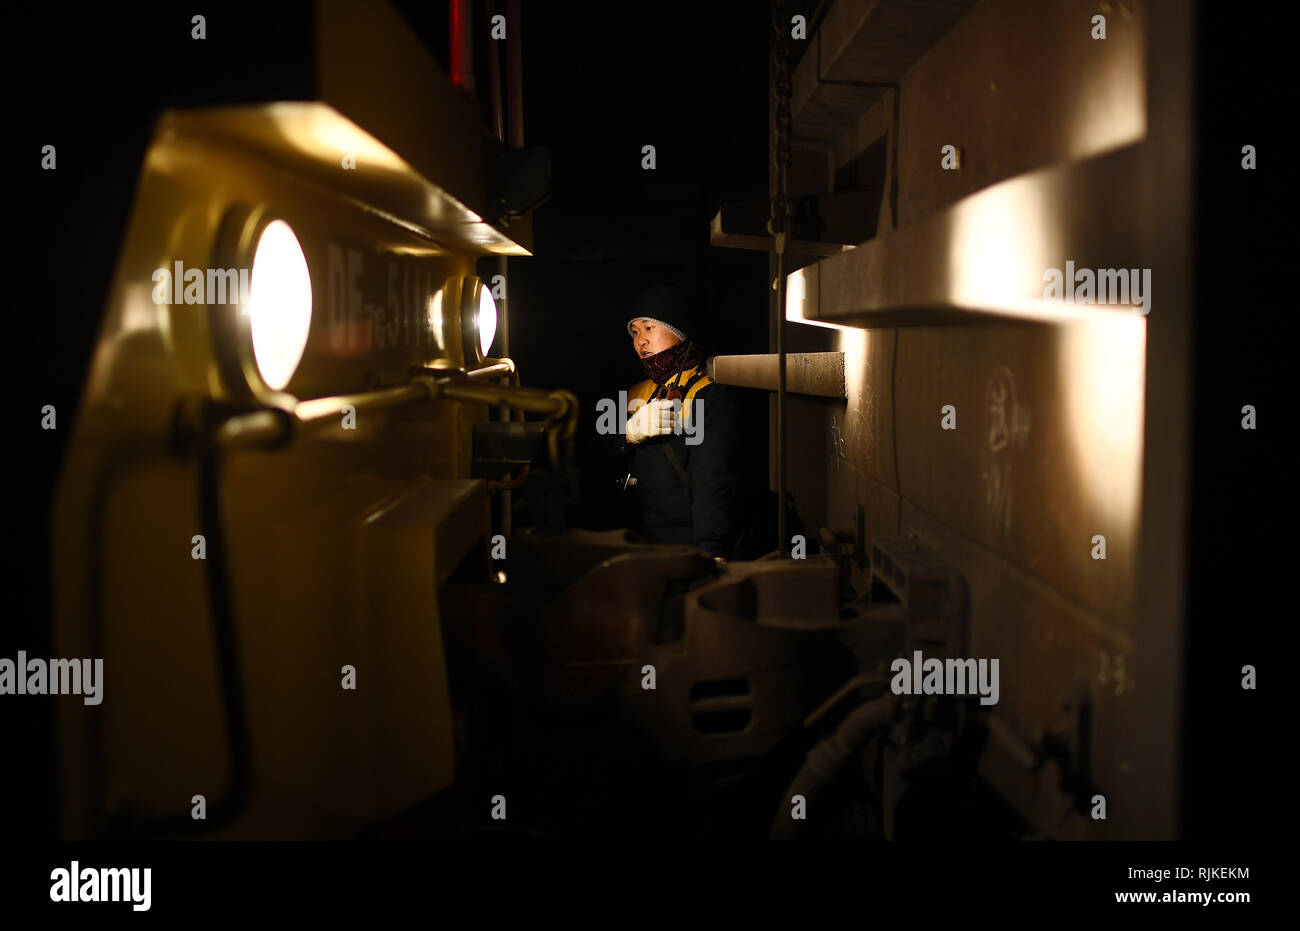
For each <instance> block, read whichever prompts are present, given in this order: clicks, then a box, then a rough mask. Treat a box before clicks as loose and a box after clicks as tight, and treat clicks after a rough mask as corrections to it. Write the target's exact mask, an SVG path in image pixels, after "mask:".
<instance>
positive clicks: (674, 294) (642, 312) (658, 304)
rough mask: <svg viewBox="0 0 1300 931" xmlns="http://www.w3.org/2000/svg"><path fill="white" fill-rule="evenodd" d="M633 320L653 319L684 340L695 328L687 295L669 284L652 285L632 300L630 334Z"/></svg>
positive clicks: (688, 337)
mask: <svg viewBox="0 0 1300 931" xmlns="http://www.w3.org/2000/svg"><path fill="white" fill-rule="evenodd" d="M633 320H653V321H655V322H656V323H659V324H660V325H661V326H663V327H664V328H665V329H667V330H668V331H669V332H671V333H673V334H675V335H676V336H677V338H678V339H680V340H682V341H683V342H685V341H686V340H688V339H690V338H691V336H690V334H691V331H692V329H693V328H694V327H693V326H692V320H691V312H690V305H689V304H688V303H687V302H686V295H684V294H683V293H682V292H681V291H679V290H678V289H677V288H675V287H673V286H672V285H669V284H656V285H651V286H650V287H648V288H646V289H645V290H644V291H642V292H641V293H640V294H638V295H637V298H636V300H635V301H633V302H632V316H631V317H629V318H628V321H627V331H628V333H629V334H631V332H632V321H633Z"/></svg>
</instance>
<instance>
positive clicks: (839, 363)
mask: <svg viewBox="0 0 1300 931" xmlns="http://www.w3.org/2000/svg"><path fill="white" fill-rule="evenodd" d="M777 362H778V357H777V356H775V355H773V354H771V353H766V354H760V355H749V356H714V357H713V358H712V359H710V360H709V377H710V378H711V379H713V380H714V381H716V382H718V383H719V384H722V385H737V386H739V387H742V388H766V389H768V390H772V391H774V390H776V376H777V372H776V368H777ZM785 365H786V379H787V382H786V390H787V391H789V392H791V393H792V394H813V395H819V396H821V397H826V398H842V397H844V353H842V352H791V353H787V354H786V357H785Z"/></svg>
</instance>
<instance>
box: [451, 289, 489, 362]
mask: <svg viewBox="0 0 1300 931" xmlns="http://www.w3.org/2000/svg"><path fill="white" fill-rule="evenodd" d="M460 331H461V337H462V342H463V345H464V349H465V364H466V365H469V364H471V363H478V362H482V361H483V360H484V359H485V358H487V356H488V350H490V349H491V348H492V340H494V339H496V335H497V302H496V301H495V300H493V298H492V291H491V289H489V288H488V286H487V285H486V284H484V283H483V282H482V281H481V280H479V279H478V278H466V279H465V280H464V281H463V282H462V284H461V298H460Z"/></svg>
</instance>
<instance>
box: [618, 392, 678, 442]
mask: <svg viewBox="0 0 1300 931" xmlns="http://www.w3.org/2000/svg"><path fill="white" fill-rule="evenodd" d="M672 432H673V402H672V401H651V402H650V403H649V404H643V405H641V407H640V408H639V409H638V410H637V412H636V413H635V414H633V415H632V417H631V418H630V419H629V420H628V422H627V441H628V442H629V443H640V442H642V441H644V440H647V439H649V438H650V437H652V436H663V435H664V434H667V433H672Z"/></svg>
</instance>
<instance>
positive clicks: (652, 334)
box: [632, 320, 681, 359]
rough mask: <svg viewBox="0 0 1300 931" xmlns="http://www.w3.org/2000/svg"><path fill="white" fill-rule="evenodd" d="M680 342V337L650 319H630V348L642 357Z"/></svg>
mask: <svg viewBox="0 0 1300 931" xmlns="http://www.w3.org/2000/svg"><path fill="white" fill-rule="evenodd" d="M680 342H681V340H680V339H678V338H677V337H676V336H674V335H673V334H671V333H669V332H668V331H667V330H665V329H664V328H663V327H662V326H660V325H659V324H657V323H655V322H653V321H651V320H633V321H632V349H633V350H634V351H635V352H636V354H637V355H638V356H639V357H640V358H642V359H644V358H645V357H646V356H653V355H654V354H655V353H659V352H663V351H664V350H665V349H671V348H673V347H674V346H676V345H677V344H678V343H680Z"/></svg>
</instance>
